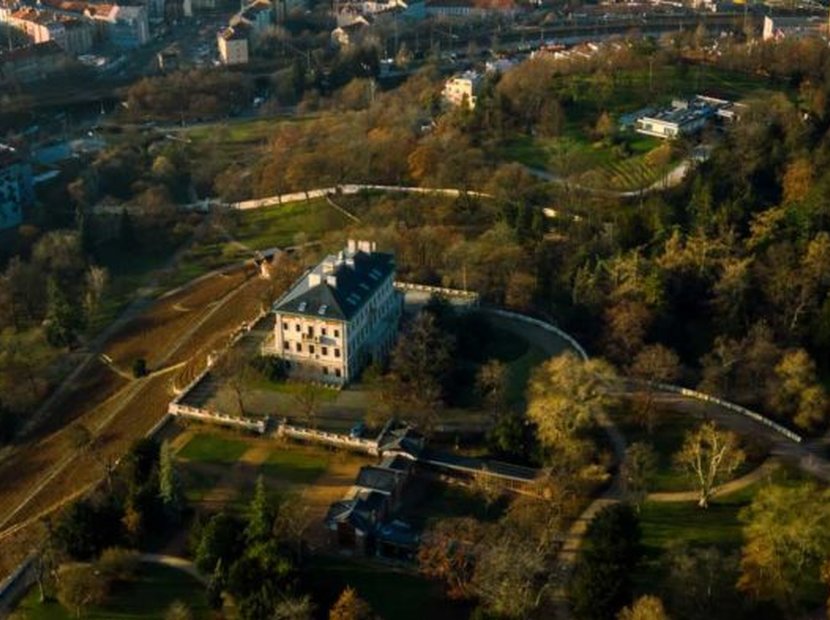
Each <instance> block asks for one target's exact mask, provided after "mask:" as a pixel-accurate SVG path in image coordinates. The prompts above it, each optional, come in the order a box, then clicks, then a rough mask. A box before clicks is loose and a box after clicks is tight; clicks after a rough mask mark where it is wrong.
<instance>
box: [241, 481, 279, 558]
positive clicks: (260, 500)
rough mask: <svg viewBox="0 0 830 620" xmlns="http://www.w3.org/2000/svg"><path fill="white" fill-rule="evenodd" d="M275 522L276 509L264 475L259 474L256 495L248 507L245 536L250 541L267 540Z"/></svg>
mask: <svg viewBox="0 0 830 620" xmlns="http://www.w3.org/2000/svg"><path fill="white" fill-rule="evenodd" d="M273 523H274V511H273V509H272V507H271V502H270V499H269V497H268V491H267V490H266V488H265V482H264V481H263V479H262V476H259V477H258V478H257V481H256V488H255V489H254V497H253V499H251V505H250V506H249V508H248V527H247V528H246V529H245V538H246V539H247V540H248V543H257V542H266V541H267V540H268V538H269V537H270V536H271V529H272V526H273Z"/></svg>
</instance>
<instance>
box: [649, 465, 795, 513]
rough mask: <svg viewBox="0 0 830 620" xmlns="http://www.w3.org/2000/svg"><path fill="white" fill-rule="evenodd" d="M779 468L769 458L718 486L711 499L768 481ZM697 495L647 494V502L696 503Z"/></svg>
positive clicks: (684, 492) (675, 493)
mask: <svg viewBox="0 0 830 620" xmlns="http://www.w3.org/2000/svg"><path fill="white" fill-rule="evenodd" d="M780 466H781V462H780V461H779V460H778V459H775V458H769V459H767V460H766V461H764V462H763V463H761V465H759V466H758V467H756V468H755V469H753V470H752V471H751V472H749V473H747V474H745V475H743V476H741V477H740V478H735V479H734V480H730V481H729V482H727V483H725V484H722V485H720V486H719V487H717V488H716V489H715V490H714V491H713V492H712V497H718V496H722V495H729V494H730V493H735V492H736V491H741V490H743V489H745V488H747V487H748V486H750V485H753V484H755V483H756V482H759V481H761V480H765V479H768V478H769V476H771V475H772V474H773V472H775V471H776V470H777V469H778V468H779V467H780ZM698 497H699V494H698V492H697V491H677V492H673V493H668V492H666V493H649V494H648V501H650V502H662V503H671V502H696V501H697V500H698Z"/></svg>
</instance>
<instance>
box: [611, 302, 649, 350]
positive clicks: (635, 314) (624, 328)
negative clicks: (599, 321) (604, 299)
mask: <svg viewBox="0 0 830 620" xmlns="http://www.w3.org/2000/svg"><path fill="white" fill-rule="evenodd" d="M653 320H654V314H653V312H652V311H651V310H650V309H649V307H648V306H647V305H646V304H645V303H644V302H642V301H639V300H631V299H621V300H619V301H617V302H616V303H614V305H612V306H610V307H609V308H608V310H607V311H606V313H605V343H606V344H605V347H606V351H607V352H608V356H609V359H611V360H613V361H614V362H619V363H620V364H623V365H625V364H629V363H630V362H631V360H632V359H633V358H634V356H635V355H637V353H638V352H639V351H640V349H642V347H643V344H644V340H645V337H646V334H647V333H648V329H649V327H650V325H651V323H652V321H653Z"/></svg>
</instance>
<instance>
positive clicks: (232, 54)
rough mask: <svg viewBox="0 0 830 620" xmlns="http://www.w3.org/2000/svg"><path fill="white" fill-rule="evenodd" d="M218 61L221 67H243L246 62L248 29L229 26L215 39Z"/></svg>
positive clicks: (239, 26)
mask: <svg viewBox="0 0 830 620" xmlns="http://www.w3.org/2000/svg"><path fill="white" fill-rule="evenodd" d="M216 45H217V47H218V48H219V60H220V61H221V62H222V64H223V65H244V64H247V62H248V27H247V26H246V25H244V24H237V25H236V26H229V27H227V28H225V29H224V30H222V31H221V32H220V33H219V34H218V35H217V37H216Z"/></svg>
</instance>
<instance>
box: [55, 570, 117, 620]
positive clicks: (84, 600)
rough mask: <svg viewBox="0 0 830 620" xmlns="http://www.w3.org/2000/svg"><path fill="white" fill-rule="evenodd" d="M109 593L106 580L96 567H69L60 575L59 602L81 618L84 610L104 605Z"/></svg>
mask: <svg viewBox="0 0 830 620" xmlns="http://www.w3.org/2000/svg"><path fill="white" fill-rule="evenodd" d="M108 593H109V590H108V584H107V580H106V578H105V577H104V576H103V575H101V574H99V573H98V571H97V570H96V569H95V567H94V566H91V565H88V564H77V565H72V566H67V567H65V568H64V569H63V570H61V573H60V580H59V582H58V600H59V601H60V602H61V604H62V605H63V606H64V607H66V608H67V609H70V610H72V613H73V614H74V615H75V617H76V618H80V617H81V614H83V612H84V610H86V609H87V608H89V607H91V606H93V605H100V604H101V603H103V602H104V601H105V600H106V598H107V594H108Z"/></svg>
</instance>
